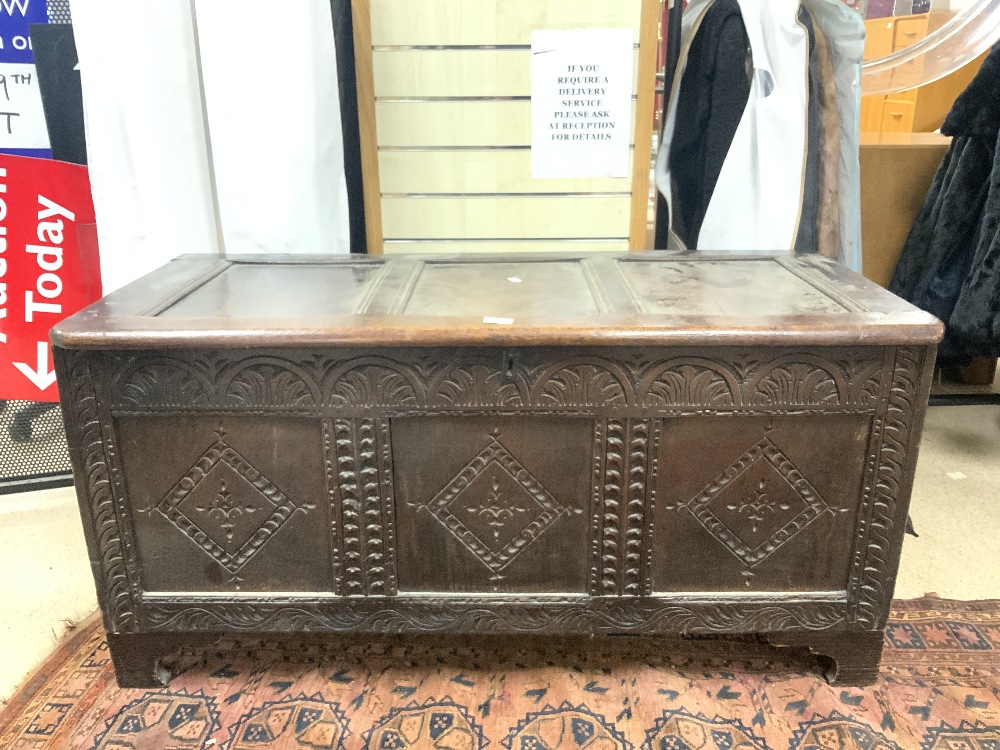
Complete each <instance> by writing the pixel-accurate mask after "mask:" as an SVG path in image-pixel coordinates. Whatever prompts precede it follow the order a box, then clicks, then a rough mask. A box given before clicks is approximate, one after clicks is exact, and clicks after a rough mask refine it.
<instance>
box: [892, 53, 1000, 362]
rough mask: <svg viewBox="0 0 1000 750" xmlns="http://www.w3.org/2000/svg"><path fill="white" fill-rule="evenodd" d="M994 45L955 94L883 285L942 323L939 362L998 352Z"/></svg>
mask: <svg viewBox="0 0 1000 750" xmlns="http://www.w3.org/2000/svg"><path fill="white" fill-rule="evenodd" d="M998 83H1000V46H998V47H994V49H993V51H992V52H991V53H990V55H989V56H988V57H987V59H986V61H985V62H984V63H983V67H982V69H981V70H980V72H979V74H978V75H977V76H976V78H975V79H973V81H972V83H971V84H969V87H968V88H967V89H966V90H965V92H963V93H962V95H961V96H959V98H958V100H957V101H956V102H955V105H954V107H952V110H951V112H950V113H949V114H948V117H947V119H946V120H945V124H944V127H942V132H944V133H945V134H947V135H953V136H954V140H953V141H952V144H951V147H950V148H949V149H948V153H947V154H946V155H945V158H944V161H943V162H942V164H941V166H940V168H939V169H938V172H937V174H936V175H935V177H934V182H933V183H932V184H931V189H930V191H929V192H928V194H927V198H926V199H925V201H924V205H923V206H922V208H921V210H920V213H919V214H918V216H917V219H916V221H915V222H914V224H913V228H912V229H911V230H910V234H909V237H907V240H906V245H905V246H904V247H903V253H902V255H901V256H900V259H899V263H898V264H897V266H896V271H895V273H894V274H893V278H892V283H891V284H890V286H889V289H890V290H891V291H893V292H895V293H896V294H898V295H899V296H900V297H903V298H904V299H906V300H908V301H909V302H911V303H913V304H914V305H916V306H917V307H919V308H921V309H923V310H926V311H927V312H930V313H932V314H934V315H936V316H937V317H939V318H941V320H943V321H945V323H946V330H945V339H944V341H943V342H942V343H941V346H940V349H939V357H940V358H942V359H958V360H965V359H970V358H972V357H998V356H1000V159H998V156H1000V154H998V150H997V141H998V133H1000V106H998V103H997V97H996V91H997V90H998V89H997V88H996V87H997V85H998Z"/></svg>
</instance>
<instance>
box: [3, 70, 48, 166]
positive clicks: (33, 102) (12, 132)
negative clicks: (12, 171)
mask: <svg viewBox="0 0 1000 750" xmlns="http://www.w3.org/2000/svg"><path fill="white" fill-rule="evenodd" d="M48 147H49V132H48V130H46V128H45V113H44V111H43V110H42V95H41V93H40V91H39V88H38V73H36V72H35V66H34V65H28V64H25V63H0V149H17V148H48Z"/></svg>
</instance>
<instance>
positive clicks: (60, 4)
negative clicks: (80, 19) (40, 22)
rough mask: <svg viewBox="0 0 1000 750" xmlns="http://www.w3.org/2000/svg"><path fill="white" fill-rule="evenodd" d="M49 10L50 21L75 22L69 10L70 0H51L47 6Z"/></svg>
mask: <svg viewBox="0 0 1000 750" xmlns="http://www.w3.org/2000/svg"><path fill="white" fill-rule="evenodd" d="M45 7H46V10H48V16H49V23H73V17H72V15H71V14H70V12H69V0H49V2H48V4H47V5H46V6H45Z"/></svg>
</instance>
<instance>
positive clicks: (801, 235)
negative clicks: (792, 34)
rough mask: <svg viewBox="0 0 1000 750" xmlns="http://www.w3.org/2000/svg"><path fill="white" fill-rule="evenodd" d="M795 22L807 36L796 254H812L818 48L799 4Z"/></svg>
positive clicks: (816, 184)
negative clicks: (803, 161)
mask: <svg viewBox="0 0 1000 750" xmlns="http://www.w3.org/2000/svg"><path fill="white" fill-rule="evenodd" d="M799 23H801V24H802V25H803V26H804V27H805V29H806V32H807V33H808V35H809V87H808V90H807V91H806V97H807V98H808V107H807V117H806V169H805V176H804V179H803V184H802V210H801V212H800V213H799V228H798V232H797V234H796V236H795V246H794V248H793V249H794V251H795V254H796V255H803V254H807V253H815V252H816V251H817V250H818V245H819V240H818V237H817V232H816V213H817V211H818V210H819V155H820V154H819V132H820V127H821V120H822V117H823V114H822V111H821V109H820V90H819V66H820V61H819V51H818V49H817V47H816V32H815V28H814V26H813V20H812V16H811V15H810V14H809V11H808V10H806V9H805V6H799Z"/></svg>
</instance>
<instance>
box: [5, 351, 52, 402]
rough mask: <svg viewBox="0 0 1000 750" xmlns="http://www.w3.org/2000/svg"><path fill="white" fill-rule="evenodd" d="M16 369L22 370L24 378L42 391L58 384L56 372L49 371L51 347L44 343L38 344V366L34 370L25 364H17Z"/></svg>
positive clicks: (15, 364)
mask: <svg viewBox="0 0 1000 750" xmlns="http://www.w3.org/2000/svg"><path fill="white" fill-rule="evenodd" d="M14 367H16V368H17V369H18V370H20V371H21V373H22V374H23V375H24V377H26V378H27V379H28V380H30V381H31V382H32V383H34V384H35V385H36V386H37V387H38V390H40V391H44V390H45V389H46V388H48V387H49V386H50V385H52V384H53V383H54V382H56V373H55V371H53V370H49V345H48V344H46V343H45V342H44V341H39V342H38V364H37V365H36V366H35V368H34V369H32V368H31V367H30V366H29V365H26V364H25V363H24V362H15V363H14Z"/></svg>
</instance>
